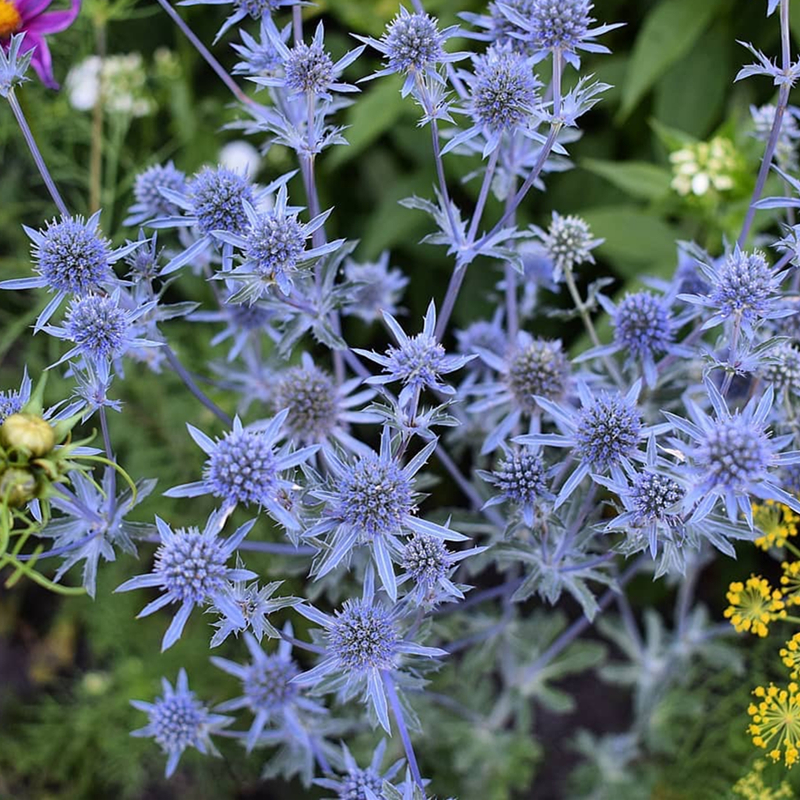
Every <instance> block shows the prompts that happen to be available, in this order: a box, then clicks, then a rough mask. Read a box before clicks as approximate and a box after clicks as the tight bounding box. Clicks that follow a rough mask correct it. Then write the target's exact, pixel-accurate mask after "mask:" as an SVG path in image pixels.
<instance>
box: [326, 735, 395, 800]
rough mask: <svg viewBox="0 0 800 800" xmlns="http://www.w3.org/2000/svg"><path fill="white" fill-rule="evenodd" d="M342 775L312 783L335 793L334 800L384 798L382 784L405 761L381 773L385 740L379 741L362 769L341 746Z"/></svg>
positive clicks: (390, 778) (384, 754) (345, 747)
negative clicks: (366, 765)
mask: <svg viewBox="0 0 800 800" xmlns="http://www.w3.org/2000/svg"><path fill="white" fill-rule="evenodd" d="M342 755H343V756H344V769H345V772H344V774H343V775H342V776H341V777H339V778H317V780H315V781H314V783H315V784H316V785H317V786H322V787H323V788H324V789H330V790H331V791H332V792H336V800H373V798H376V799H377V798H381V797H384V794H383V784H384V782H386V781H391V780H393V779H394V777H395V775H397V773H398V772H399V771H400V770H401V769H402V767H403V764H404V763H405V759H402V758H401V759H400V760H399V761H395V762H394V764H392V765H391V766H390V767H389V769H387V770H385V771H382V770H381V765H382V764H383V759H384V758H385V756H386V739H381V741H380V743H379V744H378V746H377V747H376V748H375V750H374V752H373V754H372V760H371V761H370V763H369V766H368V767H364V768H363V769H362V768H361V767H359V766H358V763H357V762H356V760H355V759H354V758H353V756H352V754H351V753H350V751H349V750H348V749H347V745H346V744H344V743H343V744H342Z"/></svg>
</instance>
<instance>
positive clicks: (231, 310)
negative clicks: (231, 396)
mask: <svg viewBox="0 0 800 800" xmlns="http://www.w3.org/2000/svg"><path fill="white" fill-rule="evenodd" d="M275 317H276V314H275V311H274V310H273V309H271V308H267V307H266V306H265V305H264V304H263V303H258V302H255V303H252V304H247V303H232V302H230V296H229V297H228V298H227V302H223V303H221V304H220V307H219V308H218V309H217V310H215V311H194V312H192V313H191V314H190V315H189V316H188V317H187V319H189V320H190V321H191V322H212V323H214V322H222V323H224V324H225V327H224V328H223V329H222V330H221V331H220V332H219V333H217V334H215V335H214V336H213V337H212V338H211V341H210V342H209V344H210V345H211V346H212V347H216V346H217V345H219V344H222V343H223V342H227V341H229V340H232V342H231V347H230V350H228V355H227V356H226V359H227V361H234V360H235V359H237V358H238V357H239V356H240V355H242V353H243V351H245V350H246V349H248V348H253V347H257V345H258V342H259V341H260V340H261V338H262V336H263V335H264V334H265V333H266V334H269V335H270V336H273V337H274V336H277V335H278V334H277V333H275V332H274V331H273V330H272V328H271V326H272V324H273V322H274V321H275Z"/></svg>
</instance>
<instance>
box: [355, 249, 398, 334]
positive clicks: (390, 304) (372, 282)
mask: <svg viewBox="0 0 800 800" xmlns="http://www.w3.org/2000/svg"><path fill="white" fill-rule="evenodd" d="M344 276H345V278H346V280H347V281H349V282H351V283H352V284H353V287H352V290H351V292H350V293H349V296H348V299H347V306H346V307H345V309H344V313H345V314H352V315H355V316H357V317H360V318H361V319H363V320H364V322H374V321H375V320H378V319H380V317H381V313H382V312H383V311H386V313H387V314H391V315H392V316H397V304H398V303H399V302H400V298H401V297H402V295H403V290H404V289H405V287H406V286H407V285H408V278H407V277H406V276H405V275H403V273H402V272H401V271H400V270H399V269H396V268H394V267H390V263H389V252H388V251H386V252H384V253H382V254H381V256H380V258H379V259H378V260H377V261H374V262H368V263H364V264H358V263H356V262H355V261H352V260H348V261H346V262H345V265H344Z"/></svg>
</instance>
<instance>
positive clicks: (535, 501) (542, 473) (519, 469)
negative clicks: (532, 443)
mask: <svg viewBox="0 0 800 800" xmlns="http://www.w3.org/2000/svg"><path fill="white" fill-rule="evenodd" d="M477 472H478V475H480V476H481V478H483V479H484V480H485V481H487V482H489V483H491V484H493V485H494V487H495V489H496V490H497V492H498V494H497V496H495V497H492V498H490V499H489V500H487V501H486V503H485V504H484V506H483V507H484V508H489V507H491V506H495V505H500V504H501V503H511V504H512V505H514V506H516V507H517V508H518V509H519V510H520V512H521V513H522V519H523V521H524V522H525V524H526V525H527V526H528V527H529V528H531V527H533V524H534V522H535V520H536V507H537V506H538V505H540V504H541V502H542V501H543V500H547V501H552V500H555V495H554V494H553V493H552V492H550V490H549V489H548V471H547V468H546V467H545V464H544V461H543V459H542V456H541V455H540V454H539V453H538V452H537V451H536V450H534V449H532V448H529V447H525V448H517V449H513V450H512V449H510V448H507V447H504V448H503V457H502V458H501V459H500V462H499V463H498V465H497V467H496V468H495V469H494V470H493V471H492V472H485V471H484V470H477Z"/></svg>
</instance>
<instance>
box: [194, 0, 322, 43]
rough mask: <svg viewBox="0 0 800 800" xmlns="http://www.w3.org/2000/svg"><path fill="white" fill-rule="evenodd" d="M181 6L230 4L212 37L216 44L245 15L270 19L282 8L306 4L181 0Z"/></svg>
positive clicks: (275, 0) (295, 1) (274, 0)
mask: <svg viewBox="0 0 800 800" xmlns="http://www.w3.org/2000/svg"><path fill="white" fill-rule="evenodd" d="M178 5H181V6H225V5H232V6H233V13H232V14H231V15H230V16H229V17H228V18H227V19H226V20H225V22H223V23H222V27H221V28H220V29H219V30H218V31H217V35H216V36H215V37H214V43H215V44H216V43H217V42H218V41H219V40H220V39H221V38H222V37H223V36H224V35H225V34H226V33H227V32H228V31H229V30H230V29H231V28H233V27H234V26H236V25H239V23H240V22H242V21H243V20H245V19H246V18H247V17H250V18H251V19H260V20H261V21H262V23H263V22H264V21H265V20H269V21H272V17H271V15H272V14H274V13H275V12H276V11H280V10H281V9H283V8H291V7H292V6H302V5H308V3H305V2H303V0H181V1H180V2H179V3H178Z"/></svg>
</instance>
